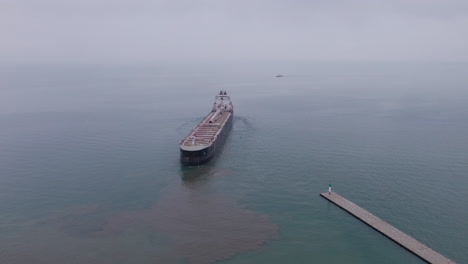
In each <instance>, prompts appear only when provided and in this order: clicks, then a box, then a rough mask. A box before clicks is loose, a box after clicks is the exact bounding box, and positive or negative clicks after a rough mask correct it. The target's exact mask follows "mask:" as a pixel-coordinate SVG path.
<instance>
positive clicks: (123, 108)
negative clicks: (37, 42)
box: [0, 65, 468, 264]
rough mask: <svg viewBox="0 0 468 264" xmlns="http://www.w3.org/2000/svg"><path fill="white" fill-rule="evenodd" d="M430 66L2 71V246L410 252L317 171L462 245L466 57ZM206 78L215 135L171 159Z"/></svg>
mask: <svg viewBox="0 0 468 264" xmlns="http://www.w3.org/2000/svg"><path fill="white" fill-rule="evenodd" d="M282 66H283V65H282ZM444 67H445V66H443V67H442V66H440V67H439V66H438V67H435V68H434V69H429V70H427V69H424V68H421V67H415V68H411V67H409V69H408V68H404V67H403V66H402V67H400V66H398V67H396V68H392V67H389V66H385V67H380V68H379V67H374V66H372V67H367V68H366V67H364V68H360V67H359V66H356V67H354V66H350V65H348V66H343V65H341V66H340V65H338V66H336V67H335V66H328V67H327V65H318V66H314V67H311V68H310V67H309V68H301V67H299V66H297V67H292V68H290V72H292V73H296V74H291V75H288V74H285V77H284V78H281V79H278V78H275V77H274V74H271V72H277V69H270V70H265V69H266V68H263V67H259V68H257V69H253V68H252V67H250V68H248V69H246V70H241V69H237V71H236V72H235V73H232V72H231V70H226V71H225V72H224V71H222V70H219V69H212V70H207V71H206V72H202V73H198V74H193V73H192V71H187V72H183V73H181V72H171V71H160V72H157V74H156V73H155V72H154V71H156V70H153V69H147V70H146V71H141V69H136V70H135V69H134V70H133V71H132V70H131V69H124V70H121V71H119V70H116V69H108V70H105V69H102V68H99V69H94V68H91V69H81V70H80V71H74V70H73V68H69V69H65V70H63V69H62V70H56V69H55V70H50V72H47V71H46V70H44V72H41V71H42V70H41V71H40V70H38V71H40V74H37V76H39V77H40V78H37V79H34V78H35V77H34V76H36V75H33V76H29V78H30V79H29V78H25V76H24V75H23V74H21V73H20V72H18V76H16V77H14V76H13V77H12V76H10V75H9V76H2V80H7V82H5V83H7V84H8V87H10V88H9V89H8V91H7V93H5V94H3V96H2V97H1V98H0V100H1V101H0V103H1V104H0V105H1V108H0V110H1V112H0V125H1V126H2V129H1V130H0V172H1V174H0V198H1V200H2V203H0V263H9V264H10V263H11V264H23V263H47V264H51V263H185V262H187V263H214V262H217V261H219V260H221V262H223V263H236V264H237V263H289V262H291V261H294V262H295V263H314V262H317V263H377V262H378V263H421V261H420V260H419V259H418V258H416V257H414V256H413V255H411V254H410V253H408V252H406V251H404V250H402V249H401V248H400V247H398V246H396V245H395V244H394V243H393V242H391V241H388V239H386V238H384V237H382V236H381V235H380V234H378V233H376V232H374V231H373V230H369V228H368V227H366V226H364V225H362V223H360V222H359V221H357V220H356V219H354V218H352V217H350V216H349V215H347V214H346V213H344V212H342V211H341V210H340V209H338V208H336V207H334V206H331V205H330V204H328V203H326V202H325V201H323V200H322V199H321V198H319V197H318V193H319V192H322V191H324V189H325V188H326V186H327V185H328V183H330V182H333V184H334V186H335V188H337V189H339V190H340V193H341V194H343V195H344V196H346V197H348V198H350V199H351V200H353V201H354V202H356V203H357V204H359V205H361V206H363V207H364V208H366V209H368V210H369V211H371V212H372V213H374V214H376V215H377V216H379V217H381V218H383V219H385V220H387V221H388V222H390V223H391V224H394V225H395V226H397V227H398V228H401V229H402V230H403V231H406V232H409V233H410V234H412V235H414V236H415V237H416V238H417V239H421V240H422V242H424V243H427V244H429V245H430V246H433V247H434V248H435V249H436V250H438V251H440V252H441V253H442V254H445V255H447V256H448V257H451V258H453V259H454V260H456V261H458V262H461V263H463V262H464V260H466V259H467V258H468V255H467V253H466V251H465V250H464V245H465V244H466V237H467V236H468V230H467V228H466V219H468V215H467V212H468V211H467V210H465V209H464V206H465V204H466V202H467V201H468V193H467V192H466V188H465V187H466V184H468V183H467V181H466V177H464V176H465V175H466V174H467V173H468V170H467V168H468V164H467V160H468V157H467V153H468V145H467V142H468V141H467V137H466V135H467V134H468V128H467V126H466V124H467V119H466V116H467V115H466V113H467V112H468V111H467V109H466V105H467V104H466V100H465V99H463V98H468V97H466V96H465V95H467V94H466V91H465V90H466V84H468V80H466V76H468V74H464V73H465V71H466V69H465V68H460V67H458V66H451V67H452V68H451V70H450V71H448V70H447V69H445V68H444ZM444 69H445V70H444ZM464 69H465V70H464ZM60 71H62V72H63V71H66V72H67V73H66V74H60ZM100 71H109V72H107V74H104V75H103V76H101V75H100V74H99V72H100ZM77 72H79V73H80V75H79V78H78V75H77ZM87 72H88V73H87ZM213 72H215V73H217V74H213ZM240 72H242V74H239V73H240ZM460 73H463V74H460ZM0 74H1V73H0ZM292 75H294V77H293V76H292ZM37 76H36V77H37ZM67 76H68V77H67ZM112 76H116V77H115V78H116V79H113V77H112ZM136 76H138V77H136ZM288 76H289V77H288ZM87 77H89V78H87ZM15 78H16V80H15ZM67 78H69V79H67ZM135 78H139V79H138V80H135ZM219 87H222V88H226V87H228V88H229V89H227V90H228V92H230V93H231V95H232V98H233V102H234V104H235V107H236V112H235V122H234V126H233V130H232V132H231V134H230V136H229V138H228V141H227V142H226V144H225V147H224V152H223V153H222V154H221V155H220V156H219V157H218V158H217V159H215V160H213V162H211V163H209V164H207V165H205V166H203V167H200V168H181V166H180V164H179V160H178V158H179V153H178V142H179V140H180V139H182V138H183V137H185V136H186V135H187V134H188V133H189V131H190V130H191V129H193V128H194V127H195V126H196V124H197V123H198V122H199V121H200V120H201V119H202V118H203V116H204V114H206V113H207V112H208V111H209V110H210V106H211V104H212V97H213V95H214V93H216V92H217V90H219V89H220V88H219ZM427 87H429V88H430V89H429V88H427ZM440 87H444V89H445V88H447V89H448V90H451V91H452V93H450V92H446V90H444V91H443V92H442V90H440ZM254 88H255V89H254ZM464 89H465V90H464ZM2 91H3V90H2ZM464 91H465V92H464ZM464 96H465V97H464ZM402 216H404V217H402ZM259 248H263V250H257V249H259Z"/></svg>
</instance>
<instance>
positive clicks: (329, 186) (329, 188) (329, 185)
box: [328, 183, 331, 195]
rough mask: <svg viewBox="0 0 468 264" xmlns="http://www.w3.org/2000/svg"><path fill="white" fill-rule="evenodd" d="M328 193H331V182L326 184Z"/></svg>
mask: <svg viewBox="0 0 468 264" xmlns="http://www.w3.org/2000/svg"><path fill="white" fill-rule="evenodd" d="M328 194H329V195H330V194H331V183H330V184H328Z"/></svg>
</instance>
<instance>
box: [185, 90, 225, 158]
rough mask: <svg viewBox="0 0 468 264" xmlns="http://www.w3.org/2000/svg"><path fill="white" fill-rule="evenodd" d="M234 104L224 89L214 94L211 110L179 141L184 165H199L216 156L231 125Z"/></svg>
mask: <svg viewBox="0 0 468 264" xmlns="http://www.w3.org/2000/svg"><path fill="white" fill-rule="evenodd" d="M233 118H234V106H233V105H232V102H231V98H230V97H229V95H227V92H226V91H220V92H219V93H218V94H217V95H216V96H215V102H214V104H213V108H212V109H211V112H210V113H209V114H208V115H207V116H206V117H205V118H204V119H203V120H202V121H201V122H200V124H198V125H197V127H195V128H194V129H193V130H192V132H190V134H189V135H188V136H187V137H186V138H184V139H183V140H181V141H180V162H181V163H182V164H183V165H186V166H199V165H201V164H203V163H206V162H208V161H209V160H210V159H211V158H213V157H214V156H216V155H217V154H218V153H219V152H220V151H221V148H222V146H223V144H224V142H225V141H226V138H227V136H228V134H229V131H230V130H231V127H232V120H233Z"/></svg>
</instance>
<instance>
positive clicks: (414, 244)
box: [320, 192, 455, 264]
mask: <svg viewBox="0 0 468 264" xmlns="http://www.w3.org/2000/svg"><path fill="white" fill-rule="evenodd" d="M320 195H321V196H322V197H323V198H325V199H327V200H329V201H330V202H332V203H334V204H336V205H338V206H339V207H341V208H342V209H344V210H346V211H347V212H348V213H350V214H352V215H353V216H355V217H356V218H358V219H359V220H361V221H363V222H364V223H366V224H367V225H369V226H371V227H372V228H374V229H375V230H377V231H379V232H380V233H382V234H384V235H385V236H387V237H388V238H390V239H392V240H393V241H395V242H396V243H398V244H400V245H401V246H402V247H404V248H406V249H407V250H409V251H411V252H412V253H414V254H415V255H416V256H418V257H420V258H421V259H423V260H425V261H427V262H429V263H434V264H439V263H440V264H454V263H455V262H453V261H451V260H450V259H448V258H446V257H444V256H442V255H441V254H439V253H437V252H435V251H434V250H432V249H431V248H429V247H428V246H426V245H424V244H423V243H421V242H419V241H417V240H416V239H414V238H412V237H410V236H408V235H407V234H405V233H403V232H401V231H400V230H398V229H396V228H395V227H393V226H392V225H390V224H388V223H387V222H385V221H383V220H382V219H380V218H378V217H377V216H375V215H373V214H371V213H369V212H368V211H366V210H365V209H363V208H361V207H359V206H358V205H356V204H355V203H353V202H350V201H349V200H347V199H346V198H344V197H342V196H340V195H339V194H336V193H334V192H332V193H331V194H329V193H328V192H326V193H321V194H320Z"/></svg>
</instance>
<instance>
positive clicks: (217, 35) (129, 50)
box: [0, 0, 468, 64]
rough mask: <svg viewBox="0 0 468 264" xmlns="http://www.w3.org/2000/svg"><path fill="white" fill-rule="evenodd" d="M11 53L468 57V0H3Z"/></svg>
mask: <svg viewBox="0 0 468 264" xmlns="http://www.w3.org/2000/svg"><path fill="white" fill-rule="evenodd" d="M0 5H1V7H2V8H1V9H0V22H1V26H0V27H1V28H2V42H1V44H0V57H1V58H2V62H3V63H13V64H30V63H32V64H35V63H116V64H119V63H123V64H126V63H129V64H138V63H155V62H158V61H159V62H171V61H172V62H178V61H206V62H210V61H247V60H250V61H317V62H334V61H355V62H372V61H381V62H398V61H405V62H412V61H414V62H468V3H467V2H464V1H461V0H450V1H436V0H429V1H422V0H408V1H403V0H394V1H365V0H354V1H347V2H340V1H291V2H287V1H265V0H257V1H245V0H241V1H214V0H204V1H197V2H193V1H188V0H183V1H176V2H174V1H167V0H163V1H149V0H138V1H124V0H118V1H109V0H97V1H91V0H84V1H80V2H69V3H64V2H63V1H59V0H44V1H41V2H40V3H39V2H28V1H25V0H19V1H18V0H16V1H14V0H2V1H1V2H0Z"/></svg>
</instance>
